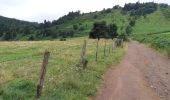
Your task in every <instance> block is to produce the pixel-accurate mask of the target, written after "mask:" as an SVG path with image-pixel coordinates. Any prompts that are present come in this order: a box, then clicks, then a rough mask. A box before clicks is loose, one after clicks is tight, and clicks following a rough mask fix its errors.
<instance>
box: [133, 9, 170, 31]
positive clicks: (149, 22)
mask: <svg viewBox="0 0 170 100" xmlns="http://www.w3.org/2000/svg"><path fill="white" fill-rule="evenodd" d="M166 12H167V11H164V10H158V11H156V12H154V13H152V14H150V15H147V17H146V18H144V17H141V18H139V19H138V20H137V22H136V26H135V27H134V31H133V33H135V34H144V33H145V34H147V33H163V32H170V28H169V27H170V19H169V18H170V16H169V15H168V16H169V18H167V17H165V13H166ZM167 13H168V12H167ZM166 15H167V14H166Z"/></svg>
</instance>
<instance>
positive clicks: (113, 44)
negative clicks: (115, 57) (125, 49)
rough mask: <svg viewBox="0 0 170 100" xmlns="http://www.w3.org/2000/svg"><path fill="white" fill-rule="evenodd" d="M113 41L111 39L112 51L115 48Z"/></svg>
mask: <svg viewBox="0 0 170 100" xmlns="http://www.w3.org/2000/svg"><path fill="white" fill-rule="evenodd" d="M114 42H115V41H114V40H113V39H112V52H113V49H114V48H115V43H114Z"/></svg>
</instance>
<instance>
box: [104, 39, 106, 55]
mask: <svg viewBox="0 0 170 100" xmlns="http://www.w3.org/2000/svg"><path fill="white" fill-rule="evenodd" d="M105 56H106V39H105V42H104V57H105Z"/></svg>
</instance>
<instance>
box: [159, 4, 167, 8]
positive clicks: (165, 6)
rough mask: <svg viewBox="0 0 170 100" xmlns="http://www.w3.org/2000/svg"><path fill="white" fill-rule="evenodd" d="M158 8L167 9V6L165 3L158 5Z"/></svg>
mask: <svg viewBox="0 0 170 100" xmlns="http://www.w3.org/2000/svg"><path fill="white" fill-rule="evenodd" d="M159 6H160V8H168V4H165V3H161V4H159Z"/></svg>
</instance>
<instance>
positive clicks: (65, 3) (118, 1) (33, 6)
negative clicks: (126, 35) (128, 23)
mask: <svg viewBox="0 0 170 100" xmlns="http://www.w3.org/2000/svg"><path fill="white" fill-rule="evenodd" d="M137 1H140V2H150V1H154V2H157V3H168V4H170V0H0V15H1V16H5V17H9V18H16V19H20V20H25V21H31V22H43V20H44V19H46V20H49V21H52V20H56V19H58V18H59V17H61V16H63V15H65V14H67V13H68V12H69V11H77V10H80V11H81V12H84V13H87V12H93V11H100V10H102V9H103V8H112V7H113V6H114V5H120V6H124V4H125V3H129V2H131V3H135V2H137Z"/></svg>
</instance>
